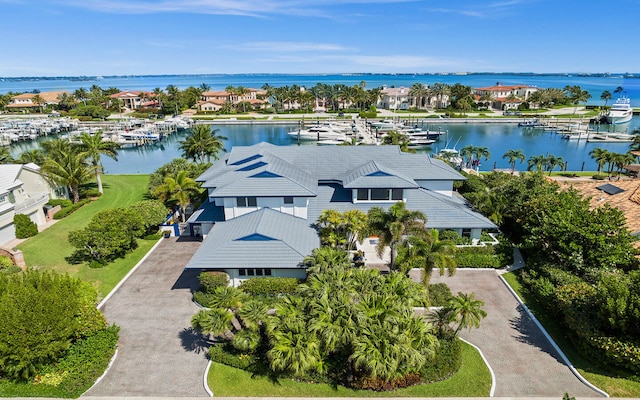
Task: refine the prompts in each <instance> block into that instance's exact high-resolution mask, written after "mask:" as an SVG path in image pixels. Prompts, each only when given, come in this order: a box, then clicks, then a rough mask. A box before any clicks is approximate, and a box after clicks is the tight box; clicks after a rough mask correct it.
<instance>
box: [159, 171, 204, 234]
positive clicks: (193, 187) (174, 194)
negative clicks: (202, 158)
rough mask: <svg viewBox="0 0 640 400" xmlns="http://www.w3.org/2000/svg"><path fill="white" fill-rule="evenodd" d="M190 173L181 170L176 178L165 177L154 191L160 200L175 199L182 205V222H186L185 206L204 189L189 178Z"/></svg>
mask: <svg viewBox="0 0 640 400" xmlns="http://www.w3.org/2000/svg"><path fill="white" fill-rule="evenodd" d="M188 174H189V172H188V171H180V172H178V175H177V176H176V177H175V178H172V177H166V178H164V182H163V183H162V185H160V186H158V187H157V188H156V189H155V190H154V192H153V194H154V195H155V196H157V197H158V199H160V201H162V202H167V201H175V202H176V203H177V204H178V206H180V213H181V214H182V222H185V215H184V214H185V211H184V210H185V208H186V207H187V206H188V205H190V204H191V201H192V199H194V198H195V197H197V196H199V195H200V193H201V191H202V189H201V188H200V185H199V184H198V183H197V182H196V181H195V180H193V179H192V178H189V175H188Z"/></svg>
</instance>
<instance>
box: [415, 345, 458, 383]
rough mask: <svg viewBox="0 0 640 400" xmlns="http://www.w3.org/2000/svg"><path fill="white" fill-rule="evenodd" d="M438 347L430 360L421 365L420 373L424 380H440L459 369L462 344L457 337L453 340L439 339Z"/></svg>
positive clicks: (428, 381)
mask: <svg viewBox="0 0 640 400" xmlns="http://www.w3.org/2000/svg"><path fill="white" fill-rule="evenodd" d="M439 341H440V347H439V348H438V351H437V352H436V355H435V357H434V359H433V361H432V362H428V363H426V364H425V366H424V367H422V370H421V371H420V374H421V375H422V377H423V379H424V381H425V382H427V383H430V382H437V381H442V380H445V379H447V378H449V377H450V376H452V375H453V374H455V373H456V372H458V370H459V369H460V366H461V365H462V346H461V345H460V340H458V339H457V338H455V339H453V340H447V339H439Z"/></svg>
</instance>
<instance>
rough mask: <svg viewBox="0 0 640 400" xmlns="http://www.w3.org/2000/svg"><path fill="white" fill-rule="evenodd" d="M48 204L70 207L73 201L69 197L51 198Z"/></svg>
mask: <svg viewBox="0 0 640 400" xmlns="http://www.w3.org/2000/svg"><path fill="white" fill-rule="evenodd" d="M47 204H48V205H50V206H53V207H55V206H60V207H62V208H65V207H71V206H72V205H73V202H72V201H71V200H69V199H51V200H49V201H48V202H47Z"/></svg>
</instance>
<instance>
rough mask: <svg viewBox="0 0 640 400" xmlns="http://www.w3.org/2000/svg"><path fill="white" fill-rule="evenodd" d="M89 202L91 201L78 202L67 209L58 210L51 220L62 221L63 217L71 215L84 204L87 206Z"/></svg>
mask: <svg viewBox="0 0 640 400" xmlns="http://www.w3.org/2000/svg"><path fill="white" fill-rule="evenodd" d="M90 202H91V199H84V200H80V201H79V202H77V203H76V204H72V205H70V206H69V207H64V208H63V209H62V210H60V211H58V212H57V213H55V214H53V219H62V218H64V217H66V216H68V215H70V214H72V213H73V212H74V211H76V210H77V209H79V208H80V207H82V206H84V205H85V204H89V203H90Z"/></svg>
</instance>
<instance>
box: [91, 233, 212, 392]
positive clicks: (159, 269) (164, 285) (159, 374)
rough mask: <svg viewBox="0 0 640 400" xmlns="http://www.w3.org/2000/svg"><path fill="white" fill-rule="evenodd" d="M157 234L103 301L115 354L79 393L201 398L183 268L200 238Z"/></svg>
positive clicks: (198, 349) (199, 340)
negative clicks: (116, 334)
mask: <svg viewBox="0 0 640 400" xmlns="http://www.w3.org/2000/svg"><path fill="white" fill-rule="evenodd" d="M182 240H183V239H176V238H175V237H172V238H169V239H163V240H162V242H161V243H160V245H159V246H158V247H156V249H155V250H154V251H153V252H152V253H151V254H150V255H149V257H148V258H147V259H146V260H145V261H144V262H143V263H142V264H141V265H140V266H139V267H138V269H137V270H136V271H135V272H134V273H133V274H132V275H131V276H130V277H129V279H127V281H125V282H124V284H123V285H122V286H121V287H120V288H119V290H118V291H117V292H115V294H114V295H113V296H112V297H111V298H110V299H109V300H108V301H107V302H106V304H105V306H104V307H103V311H104V314H105V316H106V317H107V320H108V322H109V323H115V324H117V325H118V326H120V327H121V329H120V341H119V347H118V356H117V358H116V360H115V362H114V364H113V366H112V367H111V369H109V370H108V372H107V374H106V375H105V376H104V378H103V379H102V380H101V381H100V382H99V383H98V384H97V385H96V386H94V387H93V388H92V389H91V390H89V391H88V392H87V393H86V394H85V395H84V396H105V397H110V396H117V397H137V396H146V397H172V396H175V397H200V396H202V397H205V396H208V394H207V392H206V391H205V389H204V385H203V375H204V370H205V368H206V365H207V359H206V351H205V349H204V344H205V341H204V338H203V337H202V336H201V335H199V334H195V333H194V332H193V331H192V330H191V329H190V321H191V317H192V316H193V315H194V314H195V313H196V312H197V311H198V307H196V306H195V305H194V304H193V302H192V301H191V289H192V287H193V286H194V285H196V284H197V273H198V272H197V271H192V272H186V273H183V268H184V266H185V265H186V263H187V261H188V260H189V259H190V258H191V256H192V254H193V253H194V252H195V251H196V249H197V248H198V247H199V245H200V242H196V241H182Z"/></svg>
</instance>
